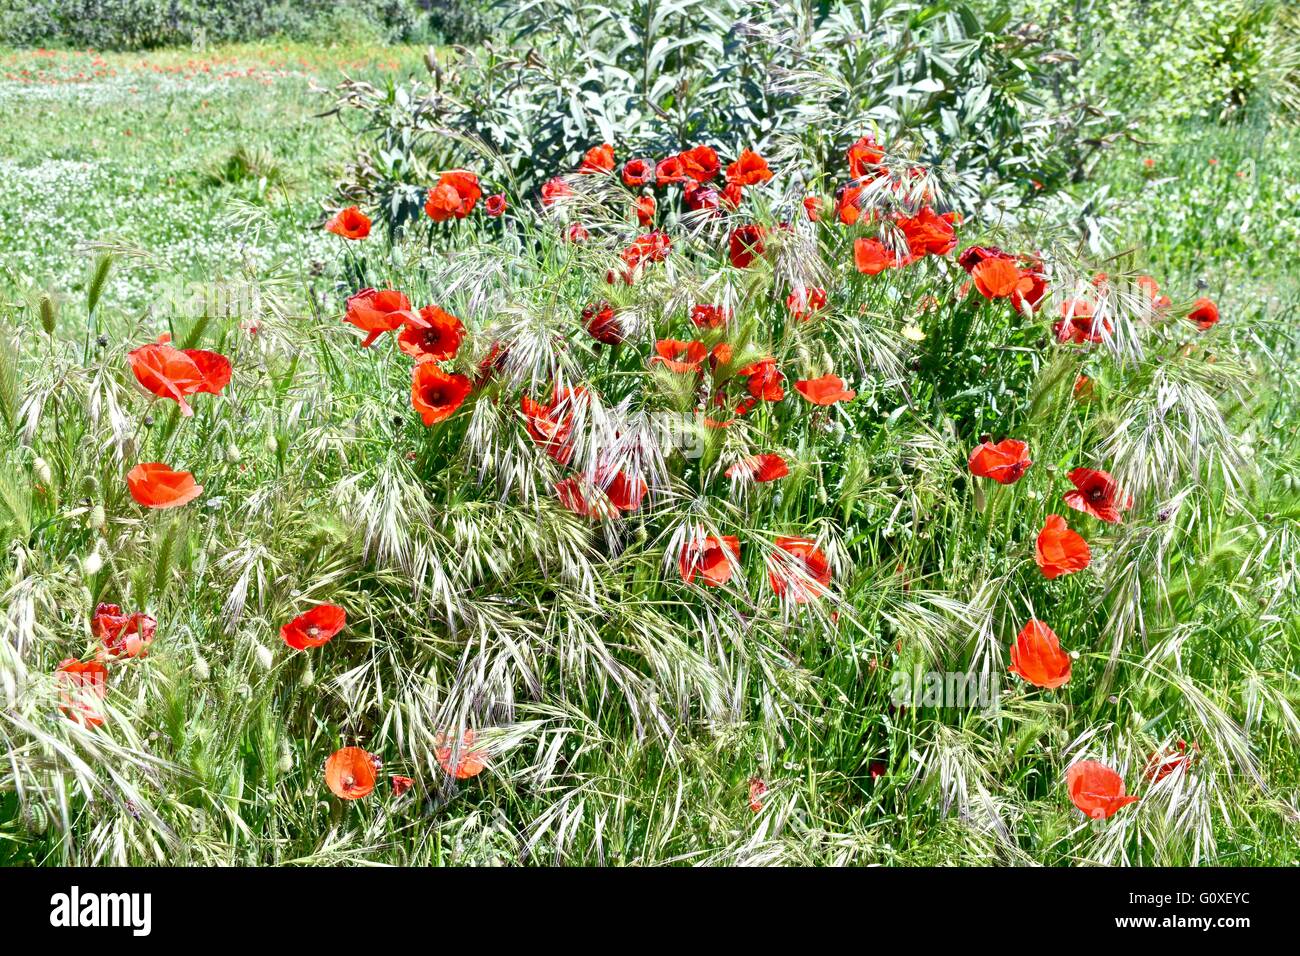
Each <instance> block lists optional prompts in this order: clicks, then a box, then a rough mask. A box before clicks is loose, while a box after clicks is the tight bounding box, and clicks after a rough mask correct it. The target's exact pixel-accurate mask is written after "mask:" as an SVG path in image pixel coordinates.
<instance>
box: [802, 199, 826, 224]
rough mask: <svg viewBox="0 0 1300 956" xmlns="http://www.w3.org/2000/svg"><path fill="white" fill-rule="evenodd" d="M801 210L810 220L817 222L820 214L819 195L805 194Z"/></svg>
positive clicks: (820, 202)
mask: <svg viewBox="0 0 1300 956" xmlns="http://www.w3.org/2000/svg"><path fill="white" fill-rule="evenodd" d="M803 211H804V213H805V214H806V215H807V216H808V219H809V221H810V222H817V221H818V220H820V219H821V216H822V201H821V197H820V196H805V197H804V198H803Z"/></svg>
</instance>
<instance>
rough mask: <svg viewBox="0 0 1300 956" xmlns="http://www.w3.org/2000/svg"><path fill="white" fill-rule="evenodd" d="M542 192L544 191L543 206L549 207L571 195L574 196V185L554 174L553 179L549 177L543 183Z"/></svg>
mask: <svg viewBox="0 0 1300 956" xmlns="http://www.w3.org/2000/svg"><path fill="white" fill-rule="evenodd" d="M541 193H542V206H543V207H544V208H549V207H551V206H554V205H555V204H556V203H557V202H559V201H560V200H562V199H567V198H569V197H570V196H572V195H573V187H572V186H570V185H569V184H568V183H567V182H565V181H564V180H563V179H561V178H560V177H559V176H554V177H552V178H551V179H548V180H547V181H546V182H544V183H542V189H541Z"/></svg>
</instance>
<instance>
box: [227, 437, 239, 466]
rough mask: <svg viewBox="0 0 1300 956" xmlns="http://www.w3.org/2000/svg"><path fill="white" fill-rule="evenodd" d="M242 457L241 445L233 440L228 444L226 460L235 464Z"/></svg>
mask: <svg viewBox="0 0 1300 956" xmlns="http://www.w3.org/2000/svg"><path fill="white" fill-rule="evenodd" d="M241 457H242V456H241V454H240V451H239V446H238V445H236V444H235V443H234V442H233V441H232V442H231V443H230V444H229V445H227V446H226V461H227V462H229V463H230V464H232V465H234V464H236V463H238V461H239V459H240V458H241Z"/></svg>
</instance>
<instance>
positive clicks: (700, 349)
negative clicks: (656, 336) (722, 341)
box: [651, 339, 709, 373]
mask: <svg viewBox="0 0 1300 956" xmlns="http://www.w3.org/2000/svg"><path fill="white" fill-rule="evenodd" d="M708 354H709V348H708V346H707V345H705V344H704V343H703V342H700V341H698V340H696V341H692V342H683V341H681V340H680V339H660V340H659V341H658V342H656V343H655V357H654V358H653V359H651V363H652V364H659V365H662V366H663V367H664V368H666V369H668V370H669V371H670V372H682V373H685V372H698V371H699V370H700V363H701V362H703V361H704V357H705V356H706V355H708Z"/></svg>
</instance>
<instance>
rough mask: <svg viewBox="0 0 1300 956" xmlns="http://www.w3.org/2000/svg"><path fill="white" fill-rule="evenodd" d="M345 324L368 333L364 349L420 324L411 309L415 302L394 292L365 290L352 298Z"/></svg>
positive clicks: (344, 319) (363, 343)
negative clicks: (382, 337) (400, 330)
mask: <svg viewBox="0 0 1300 956" xmlns="http://www.w3.org/2000/svg"><path fill="white" fill-rule="evenodd" d="M343 321H344V322H347V323H348V324H349V325H355V326H356V327H357V328H358V329H360V330H361V331H362V332H365V333H366V337H365V339H364V340H363V341H362V343H361V346H362V348H369V347H370V346H371V345H373V344H374V341H375V339H377V338H379V336H381V335H383V334H384V333H385V332H395V331H397V330H398V329H400V328H402V327H403V326H405V325H419V324H420V321H421V320H420V319H419V317H418V316H417V315H416V313H415V312H413V311H412V310H411V300H410V299H408V298H407V297H406V296H405V295H404V294H402V293H401V292H397V291H396V290H394V289H382V290H376V289H362V290H361V291H360V292H358V293H356V294H355V295H353V296H351V297H350V298H349V299H348V303H347V312H346V314H345V315H344V316H343Z"/></svg>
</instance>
